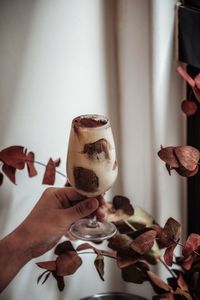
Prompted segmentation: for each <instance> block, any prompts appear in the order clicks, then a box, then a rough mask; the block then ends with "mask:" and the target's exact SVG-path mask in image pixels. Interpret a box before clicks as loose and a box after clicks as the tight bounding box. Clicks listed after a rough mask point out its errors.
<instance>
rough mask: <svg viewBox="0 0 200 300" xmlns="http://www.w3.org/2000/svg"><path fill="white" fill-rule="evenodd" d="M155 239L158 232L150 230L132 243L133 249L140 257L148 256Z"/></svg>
mask: <svg viewBox="0 0 200 300" xmlns="http://www.w3.org/2000/svg"><path fill="white" fill-rule="evenodd" d="M155 238H156V231H155V230H149V231H147V232H145V233H143V234H141V235H139V236H138V237H137V238H135V239H134V241H133V242H132V243H131V248H132V249H133V250H134V251H135V252H137V253H139V254H140V255H143V254H146V253H148V252H149V251H150V250H151V248H152V247H153V244H154V241H155Z"/></svg>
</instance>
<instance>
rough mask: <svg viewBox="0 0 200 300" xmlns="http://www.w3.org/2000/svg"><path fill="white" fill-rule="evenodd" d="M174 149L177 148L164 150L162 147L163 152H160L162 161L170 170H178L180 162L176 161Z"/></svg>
mask: <svg viewBox="0 0 200 300" xmlns="http://www.w3.org/2000/svg"><path fill="white" fill-rule="evenodd" d="M174 148H175V147H172V146H170V147H165V148H163V147H162V146H161V150H160V151H158V156H159V157H160V159H162V160H163V161H164V162H165V163H166V164H167V165H168V166H170V168H178V167H179V162H178V161H177V159H176V156H175V154H174Z"/></svg>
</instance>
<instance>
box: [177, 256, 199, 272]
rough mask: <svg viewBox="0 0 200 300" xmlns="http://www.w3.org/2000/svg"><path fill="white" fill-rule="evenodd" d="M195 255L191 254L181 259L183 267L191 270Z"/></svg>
mask: <svg viewBox="0 0 200 300" xmlns="http://www.w3.org/2000/svg"><path fill="white" fill-rule="evenodd" d="M194 259H195V256H194V255H190V256H189V257H187V258H185V259H183V260H182V261H180V263H179V264H180V265H181V266H182V268H183V269H185V270H190V269H191V267H192V265H193V262H194Z"/></svg>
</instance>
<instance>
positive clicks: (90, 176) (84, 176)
mask: <svg viewBox="0 0 200 300" xmlns="http://www.w3.org/2000/svg"><path fill="white" fill-rule="evenodd" d="M74 179H75V186H76V188H77V189H80V190H83V191H85V192H96V191H97V190H98V187H99V178H98V176H97V175H96V174H95V173H94V172H93V171H92V170H89V169H85V168H83V167H75V168H74Z"/></svg>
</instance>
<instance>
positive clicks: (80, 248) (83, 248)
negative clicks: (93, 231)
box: [76, 243, 98, 254]
mask: <svg viewBox="0 0 200 300" xmlns="http://www.w3.org/2000/svg"><path fill="white" fill-rule="evenodd" d="M88 249H92V250H94V251H95V249H96V248H95V247H94V246H92V245H90V244H89V243H83V244H80V245H79V246H78V247H77V248H76V251H83V250H88ZM97 254H98V253H97Z"/></svg>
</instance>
